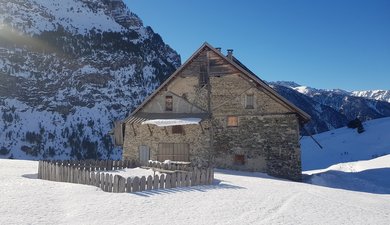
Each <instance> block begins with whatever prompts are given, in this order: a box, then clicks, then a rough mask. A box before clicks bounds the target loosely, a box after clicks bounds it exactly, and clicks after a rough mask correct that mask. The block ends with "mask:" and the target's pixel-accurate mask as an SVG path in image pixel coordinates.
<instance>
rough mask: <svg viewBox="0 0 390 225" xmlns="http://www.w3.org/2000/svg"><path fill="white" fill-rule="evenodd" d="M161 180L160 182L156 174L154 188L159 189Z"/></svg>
mask: <svg viewBox="0 0 390 225" xmlns="http://www.w3.org/2000/svg"><path fill="white" fill-rule="evenodd" d="M159 182H160V180H159V177H158V175H155V176H154V179H153V190H157V189H158V185H159Z"/></svg>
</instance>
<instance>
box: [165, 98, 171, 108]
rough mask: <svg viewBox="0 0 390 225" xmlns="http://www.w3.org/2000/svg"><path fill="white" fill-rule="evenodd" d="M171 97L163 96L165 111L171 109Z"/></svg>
mask: <svg viewBox="0 0 390 225" xmlns="http://www.w3.org/2000/svg"><path fill="white" fill-rule="evenodd" d="M172 109H173V99H172V96H165V111H172Z"/></svg>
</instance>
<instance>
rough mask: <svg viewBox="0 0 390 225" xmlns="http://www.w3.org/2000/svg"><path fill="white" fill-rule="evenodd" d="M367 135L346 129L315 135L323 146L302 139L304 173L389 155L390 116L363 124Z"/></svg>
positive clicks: (308, 138)
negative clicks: (321, 147)
mask: <svg viewBox="0 0 390 225" xmlns="http://www.w3.org/2000/svg"><path fill="white" fill-rule="evenodd" d="M363 126H364V129H365V130H366V131H365V132H363V133H361V134H358V133H357V131H356V129H350V128H347V127H343V128H339V129H335V130H331V131H328V132H324V133H320V134H316V135H314V138H315V139H316V140H317V141H318V142H319V143H320V144H321V145H322V146H323V149H320V148H319V147H318V145H317V144H316V143H315V142H314V141H313V140H312V139H311V138H310V137H304V138H303V139H302V140H301V149H302V168H303V170H317V169H325V168H327V167H329V166H331V165H334V164H338V163H343V162H352V161H358V160H368V159H372V158H375V157H378V156H382V155H385V154H390V117H386V118H381V119H376V120H371V121H367V122H364V123H363Z"/></svg>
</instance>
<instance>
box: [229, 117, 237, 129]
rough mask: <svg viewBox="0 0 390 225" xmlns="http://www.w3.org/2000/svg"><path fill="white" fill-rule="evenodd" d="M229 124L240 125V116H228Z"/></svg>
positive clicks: (230, 125) (231, 125)
mask: <svg viewBox="0 0 390 225" xmlns="http://www.w3.org/2000/svg"><path fill="white" fill-rule="evenodd" d="M227 126H228V127H238V117H237V116H228V117H227Z"/></svg>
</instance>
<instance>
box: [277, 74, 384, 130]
mask: <svg viewBox="0 0 390 225" xmlns="http://www.w3.org/2000/svg"><path fill="white" fill-rule="evenodd" d="M270 85H271V86H272V87H274V89H276V90H277V91H278V92H279V94H281V95H282V96H284V97H285V98H287V99H288V100H290V101H291V102H293V103H294V104H296V105H297V106H298V107H300V108H302V109H303V110H304V111H305V112H307V113H309V114H310V115H311V116H312V121H311V122H310V123H309V124H307V125H306V127H307V129H308V130H309V131H310V132H311V133H320V132H324V131H328V130H331V129H334V128H339V127H342V126H345V125H346V124H347V122H348V121H350V120H353V119H355V118H359V119H361V120H363V121H367V120H371V119H377V118H382V117H388V116H390V102H385V101H378V100H375V99H372V98H370V97H365V96H362V97H358V96H355V95H354V94H353V92H348V91H345V90H340V89H333V90H323V89H316V88H311V87H308V86H302V85H299V84H297V83H294V82H290V81H287V82H286V81H278V82H270ZM372 93H375V91H373V92H372ZM329 107H330V108H331V109H332V110H330V109H328V108H329ZM324 109H326V110H324Z"/></svg>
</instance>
